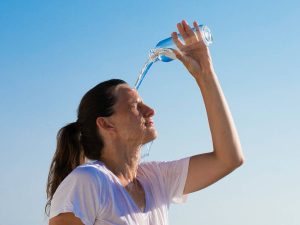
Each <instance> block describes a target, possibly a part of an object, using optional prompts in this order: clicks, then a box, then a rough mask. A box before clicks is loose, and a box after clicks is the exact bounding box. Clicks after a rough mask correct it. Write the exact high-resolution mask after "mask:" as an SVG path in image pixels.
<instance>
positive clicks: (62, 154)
mask: <svg viewBox="0 0 300 225" xmlns="http://www.w3.org/2000/svg"><path fill="white" fill-rule="evenodd" d="M83 161H84V154H83V150H82V146H81V143H80V127H79V124H78V122H74V123H70V124H68V125H66V126H65V127H63V128H61V129H60V130H59V131H58V134H57V147H56V151H55V154H54V156H53V159H52V162H51V166H50V171H49V174H48V181H47V189H46V191H47V199H48V201H47V204H46V207H45V212H46V214H47V215H48V214H49V207H50V205H51V200H52V198H53V195H54V193H55V191H56V189H57V187H58V186H59V184H60V183H61V182H62V181H63V179H65V177H66V176H68V174H69V173H70V172H71V171H72V170H73V169H75V168H76V167H77V166H79V165H80V164H82V163H83Z"/></svg>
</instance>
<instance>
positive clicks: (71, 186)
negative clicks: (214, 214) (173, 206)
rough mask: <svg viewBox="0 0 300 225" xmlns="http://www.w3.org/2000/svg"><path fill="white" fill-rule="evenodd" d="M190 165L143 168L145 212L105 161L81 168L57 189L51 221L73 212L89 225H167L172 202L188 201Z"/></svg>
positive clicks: (172, 163)
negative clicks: (187, 183) (186, 193)
mask: <svg viewBox="0 0 300 225" xmlns="http://www.w3.org/2000/svg"><path fill="white" fill-rule="evenodd" d="M188 165H189V158H184V159H180V160H175V161H170V162H147V163H142V164H140V165H139V167H138V172H137V179H138V181H139V182H140V183H141V185H142V186H143V188H144V191H145V198H146V206H145V210H144V211H141V209H140V208H139V207H138V206H137V205H136V203H135V202H134V201H133V199H132V198H131V196H130V195H129V193H128V192H127V191H126V189H125V188H124V187H123V186H122V185H121V183H120V181H119V179H118V178H117V177H116V176H115V175H114V174H113V173H112V172H111V171H110V170H108V169H107V168H106V167H105V165H104V164H103V163H102V162H100V161H93V162H90V163H86V164H83V165H80V166H78V167H77V168H76V169H74V170H73V171H72V172H71V173H70V174H69V175H68V176H67V177H66V178H65V179H64V180H63V181H62V183H61V184H60V185H59V187H58V188H57V190H56V192H55V194H54V196H53V199H52V201H51V208H50V218H52V217H54V216H57V215H58V214H60V213H64V212H73V213H74V214H75V216H76V217H78V218H80V219H81V221H82V222H83V223H84V224H85V225H100V224H105V225H107V224H109V225H112V224H113V225H123V224H124V225H125V224H126V225H127V224H130V225H134V224H136V225H144V224H145V225H167V224H168V209H169V205H170V203H172V202H174V203H181V202H184V201H185V199H186V196H184V195H183V189H184V185H185V181H186V177H187V172H188Z"/></svg>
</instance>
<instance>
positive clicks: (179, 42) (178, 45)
mask: <svg viewBox="0 0 300 225" xmlns="http://www.w3.org/2000/svg"><path fill="white" fill-rule="evenodd" d="M171 36H172V38H173V41H174V43H175V45H176V46H177V48H178V49H182V48H183V47H184V45H183V43H182V41H181V40H180V39H179V38H178V35H177V33H176V32H173V33H172V34H171Z"/></svg>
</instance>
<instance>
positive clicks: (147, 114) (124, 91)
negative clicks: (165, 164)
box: [111, 84, 157, 144]
mask: <svg viewBox="0 0 300 225" xmlns="http://www.w3.org/2000/svg"><path fill="white" fill-rule="evenodd" d="M115 94H116V97H117V102H116V104H115V105H114V111H115V112H114V114H113V115H112V116H111V119H112V122H113V123H114V126H115V128H116V132H117V135H118V138H120V139H122V140H125V141H126V142H127V143H132V144H145V143H147V142H150V141H152V140H154V139H155V138H156V136H157V132H156V130H155V127H154V122H153V120H152V117H153V116H154V114H155V112H154V110H153V109H152V108H150V107H149V106H147V105H146V104H145V103H143V101H142V99H141V98H140V96H139V94H138V92H137V91H136V90H135V89H132V88H130V86H129V85H127V84H121V85H118V86H117V87H116V89H115Z"/></svg>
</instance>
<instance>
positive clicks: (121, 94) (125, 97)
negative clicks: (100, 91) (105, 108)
mask: <svg viewBox="0 0 300 225" xmlns="http://www.w3.org/2000/svg"><path fill="white" fill-rule="evenodd" d="M115 94H116V97H117V99H118V100H117V102H120V103H124V102H132V101H139V100H140V99H141V98H140V96H139V94H138V92H137V90H135V89H133V88H131V87H130V86H129V85H128V84H121V85H118V86H117V87H116V89H115Z"/></svg>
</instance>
